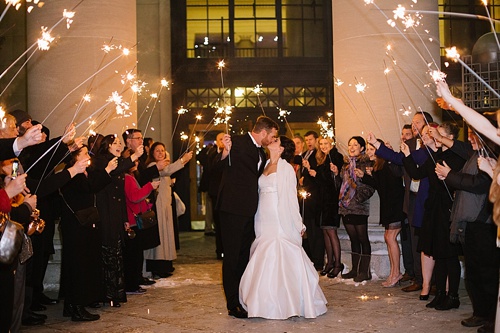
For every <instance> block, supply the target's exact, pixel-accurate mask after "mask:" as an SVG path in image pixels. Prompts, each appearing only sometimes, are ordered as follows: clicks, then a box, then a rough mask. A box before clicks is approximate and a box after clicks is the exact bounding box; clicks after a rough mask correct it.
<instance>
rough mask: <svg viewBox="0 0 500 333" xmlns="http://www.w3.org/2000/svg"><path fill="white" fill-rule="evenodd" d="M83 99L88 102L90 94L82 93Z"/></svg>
mask: <svg viewBox="0 0 500 333" xmlns="http://www.w3.org/2000/svg"><path fill="white" fill-rule="evenodd" d="M83 100H84V101H85V102H90V94H85V95H83Z"/></svg>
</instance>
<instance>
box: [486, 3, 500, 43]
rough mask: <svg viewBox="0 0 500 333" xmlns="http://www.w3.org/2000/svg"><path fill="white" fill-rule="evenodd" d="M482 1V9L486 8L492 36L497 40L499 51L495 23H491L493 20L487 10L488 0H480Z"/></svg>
mask: <svg viewBox="0 0 500 333" xmlns="http://www.w3.org/2000/svg"><path fill="white" fill-rule="evenodd" d="M482 3H483V5H484V9H486V15H488V21H489V22H490V25H491V32H493V36H495V41H496V42H497V46H498V50H499V51H500V42H499V41H498V36H497V32H496V30H495V25H494V24H493V21H492V20H491V16H490V11H489V10H488V0H482Z"/></svg>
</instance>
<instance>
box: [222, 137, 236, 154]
mask: <svg viewBox="0 0 500 333" xmlns="http://www.w3.org/2000/svg"><path fill="white" fill-rule="evenodd" d="M222 144H223V145H224V150H222V157H221V160H223V159H225V158H226V157H227V156H228V155H229V152H230V151H231V147H232V145H233V142H232V141H231V136H230V135H229V134H224V137H223V138H222Z"/></svg>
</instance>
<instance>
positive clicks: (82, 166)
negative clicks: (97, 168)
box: [68, 158, 90, 178]
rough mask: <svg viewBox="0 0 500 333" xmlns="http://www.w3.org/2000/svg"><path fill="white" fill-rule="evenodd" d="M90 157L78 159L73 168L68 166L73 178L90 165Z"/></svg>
mask: <svg viewBox="0 0 500 333" xmlns="http://www.w3.org/2000/svg"><path fill="white" fill-rule="evenodd" d="M89 162H90V159H88V158H86V159H83V160H81V161H77V162H76V163H75V164H74V165H73V166H72V167H71V168H68V171H69V174H70V175H71V178H73V177H75V176H76V175H77V174H79V173H83V172H84V171H85V170H86V169H87V167H88V166H89Z"/></svg>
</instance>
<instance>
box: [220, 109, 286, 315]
mask: <svg viewBox="0 0 500 333" xmlns="http://www.w3.org/2000/svg"><path fill="white" fill-rule="evenodd" d="M278 129H279V126H278V124H276V122H274V121H273V120H272V119H270V118H268V117H264V116H261V117H259V118H257V121H256V122H255V125H254V127H253V129H252V131H251V132H249V133H248V134H245V135H241V136H235V137H233V138H231V137H230V136H229V135H228V134H225V135H224V137H223V143H224V149H223V151H222V152H221V153H220V154H219V156H218V161H219V162H218V167H222V168H223V171H222V180H221V184H220V188H219V194H218V198H217V208H218V209H219V216H220V223H221V232H222V244H223V247H224V261H223V265H222V279H223V287H224V293H225V295H226V302H227V309H228V314H229V315H230V316H234V317H237V318H247V317H248V313H247V312H246V311H245V309H243V307H242V306H241V304H240V302H239V284H240V279H241V276H242V275H243V272H244V271H245V268H246V266H247V264H248V260H249V256H250V246H251V244H252V242H253V240H254V238H255V231H254V215H255V213H256V211H257V204H258V200H259V193H258V180H259V177H260V175H261V174H262V172H263V171H264V166H265V163H266V155H265V153H264V149H263V147H267V145H268V144H270V143H271V142H273V141H274V140H275V138H276V136H277V134H278Z"/></svg>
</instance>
